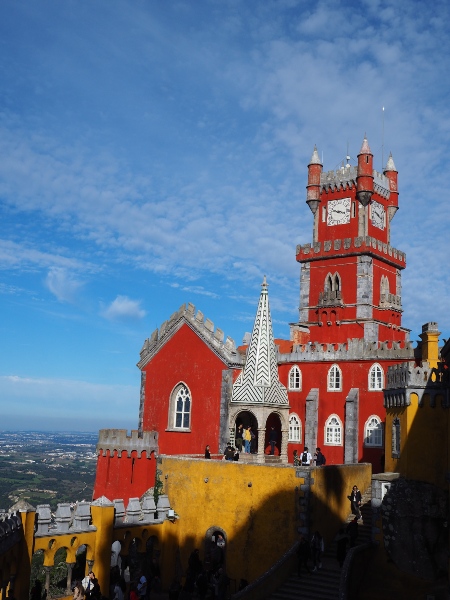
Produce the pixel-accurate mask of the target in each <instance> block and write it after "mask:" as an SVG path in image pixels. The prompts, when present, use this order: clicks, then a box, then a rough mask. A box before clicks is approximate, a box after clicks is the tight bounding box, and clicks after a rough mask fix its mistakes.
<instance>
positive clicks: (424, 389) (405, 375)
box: [384, 361, 449, 408]
mask: <svg viewBox="0 0 450 600" xmlns="http://www.w3.org/2000/svg"><path fill="white" fill-rule="evenodd" d="M411 394H416V395H417V397H418V399H419V406H421V405H422V402H423V396H424V395H425V394H428V395H429V396H430V405H431V406H435V398H436V396H438V395H439V396H442V405H443V407H444V408H447V407H448V401H449V372H448V370H447V369H445V368H444V365H443V364H442V363H438V366H437V367H436V368H435V367H431V366H430V364H429V363H428V362H426V361H423V362H422V363H421V364H420V365H416V364H415V363H414V362H405V363H401V364H398V365H393V366H391V367H389V368H388V373H387V385H386V388H385V390H384V406H385V408H392V407H395V406H409V405H410V404H411Z"/></svg>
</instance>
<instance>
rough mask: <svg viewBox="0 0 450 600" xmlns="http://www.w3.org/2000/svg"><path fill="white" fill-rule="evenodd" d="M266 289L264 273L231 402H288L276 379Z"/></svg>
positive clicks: (276, 373) (276, 372)
mask: <svg viewBox="0 0 450 600" xmlns="http://www.w3.org/2000/svg"><path fill="white" fill-rule="evenodd" d="M267 288H268V285H267V281H266V276H264V280H263V282H262V285H261V296H260V297H259V304H258V310H257V311H256V317H255V324H254V325H253V331H252V336H251V339H250V345H249V347H248V351H247V358H246V361H245V366H244V369H243V371H242V373H241V374H240V375H239V377H238V378H237V379H236V382H235V383H234V385H233V395H232V398H231V401H232V402H250V403H255V402H256V403H263V402H264V403H270V404H288V398H287V391H286V388H285V387H284V386H283V385H282V384H281V383H280V380H279V378H278V367H277V352H276V348H275V342H274V338H273V331H272V318H271V316H270V307H269V292H268V289H267Z"/></svg>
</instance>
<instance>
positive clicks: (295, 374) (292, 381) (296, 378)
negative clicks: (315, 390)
mask: <svg viewBox="0 0 450 600" xmlns="http://www.w3.org/2000/svg"><path fill="white" fill-rule="evenodd" d="M289 389H290V390H297V391H300V390H301V389H302V372H301V371H300V369H299V368H298V367H297V366H294V367H292V369H291V370H290V371H289Z"/></svg>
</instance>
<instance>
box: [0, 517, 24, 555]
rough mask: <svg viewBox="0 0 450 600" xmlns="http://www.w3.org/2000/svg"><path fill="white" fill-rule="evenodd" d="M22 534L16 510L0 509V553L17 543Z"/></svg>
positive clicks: (20, 521)
mask: <svg viewBox="0 0 450 600" xmlns="http://www.w3.org/2000/svg"><path fill="white" fill-rule="evenodd" d="M21 535H22V520H21V518H20V516H19V515H18V514H17V512H16V511H13V512H8V513H7V512H6V511H0V555H1V554H3V553H4V552H7V551H8V550H10V549H11V548H12V547H13V546H14V545H15V544H17V543H18V542H19V541H20V539H21Z"/></svg>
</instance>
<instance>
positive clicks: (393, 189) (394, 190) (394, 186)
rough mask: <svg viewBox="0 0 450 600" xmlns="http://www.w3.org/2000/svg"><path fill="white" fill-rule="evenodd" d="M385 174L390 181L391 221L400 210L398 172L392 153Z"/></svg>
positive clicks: (389, 206) (389, 202)
mask: <svg viewBox="0 0 450 600" xmlns="http://www.w3.org/2000/svg"><path fill="white" fill-rule="evenodd" d="M384 174H385V175H386V177H387V178H388V179H389V191H390V195H389V201H388V210H389V213H392V216H391V214H390V215H389V216H390V219H392V217H393V216H394V214H395V213H396V212H397V210H398V171H397V169H396V168H395V164H394V159H393V158H392V153H391V154H389V158H388V161H387V164H386V168H385V169H384Z"/></svg>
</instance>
